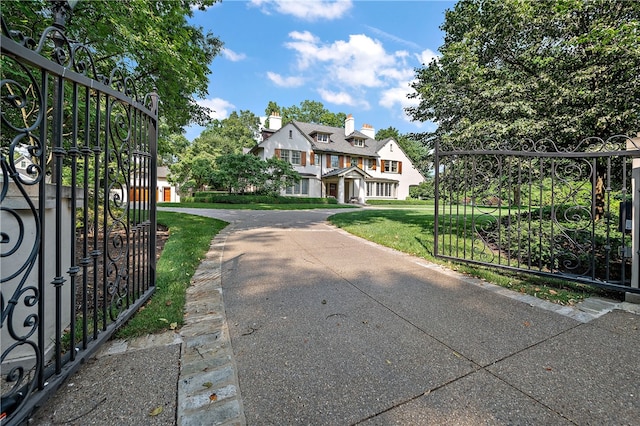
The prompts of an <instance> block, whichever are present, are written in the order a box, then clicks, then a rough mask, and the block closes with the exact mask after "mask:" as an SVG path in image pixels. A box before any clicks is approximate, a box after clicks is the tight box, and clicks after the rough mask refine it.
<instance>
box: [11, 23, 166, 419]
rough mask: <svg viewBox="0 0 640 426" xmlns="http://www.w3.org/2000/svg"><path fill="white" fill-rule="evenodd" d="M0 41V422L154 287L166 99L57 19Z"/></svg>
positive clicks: (40, 392) (58, 377) (42, 394)
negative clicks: (103, 64)
mask: <svg viewBox="0 0 640 426" xmlns="http://www.w3.org/2000/svg"><path fill="white" fill-rule="evenodd" d="M0 45H1V49H2V56H1V59H0V60H1V63H0V65H1V69H2V71H1V72H2V76H1V78H2V81H1V82H0V90H1V102H2V134H1V136H0V140H1V142H2V145H1V154H2V155H1V159H0V161H1V163H0V164H1V166H2V173H1V175H0V185H1V186H0V202H1V204H0V214H1V217H0V226H1V228H0V251H1V262H2V263H1V265H0V273H1V281H0V282H1V285H2V288H1V308H2V323H1V329H2V330H1V331H2V389H1V390H2V415H1V416H2V418H1V419H0V421H2V422H3V424H5V423H8V424H18V423H21V422H23V421H24V420H25V419H27V418H28V416H29V415H30V413H31V412H32V411H33V409H34V408H36V407H38V406H39V405H41V404H42V403H43V402H44V401H45V400H46V399H47V398H48V396H50V394H51V393H52V392H54V391H55V390H56V389H57V388H58V387H59V386H60V385H61V384H62V383H63V382H64V380H65V379H66V378H67V377H68V376H69V375H70V374H72V373H73V372H74V371H75V370H77V368H78V367H79V366H80V364H81V363H82V362H83V361H84V360H85V359H86V358H87V357H89V356H90V355H91V354H92V353H94V352H95V351H96V350H97V348H98V347H99V345H100V344H101V343H103V342H104V341H106V340H107V339H108V338H109V337H110V336H111V335H112V334H113V332H114V331H115V330H116V329H117V328H118V327H119V326H120V325H122V324H123V323H124V322H125V321H126V320H127V319H128V318H129V317H130V316H131V315H132V314H133V313H134V312H135V311H136V310H137V309H138V308H139V307H140V306H141V305H142V304H143V303H144V302H145V301H146V300H147V299H148V298H149V297H150V296H151V294H152V292H153V290H154V288H155V287H154V286H155V245H156V244H155V235H156V234H155V230H156V217H155V207H156V206H155V202H156V143H157V124H158V115H157V114H158V110H157V107H158V99H157V96H156V95H155V94H150V95H147V96H145V97H144V99H141V98H139V97H138V96H137V94H136V91H135V87H134V85H133V84H132V81H131V80H130V79H129V78H127V77H126V76H124V75H123V73H121V72H120V71H117V70H116V71H114V72H112V73H111V75H109V76H107V77H103V76H100V75H97V73H96V69H95V66H94V63H93V59H92V56H91V50H90V48H89V47H87V46H83V45H78V44H75V43H72V42H70V41H69V40H68V39H67V38H66V36H65V34H64V31H62V29H61V27H60V26H52V27H49V28H47V29H46V30H45V32H44V34H43V35H42V37H41V38H40V40H39V41H35V40H33V39H30V38H28V37H25V36H23V35H22V34H20V33H19V32H15V31H10V29H9V27H8V24H7V23H6V22H5V21H4V20H2V35H1V39H0ZM48 58H52V60H50V59H48Z"/></svg>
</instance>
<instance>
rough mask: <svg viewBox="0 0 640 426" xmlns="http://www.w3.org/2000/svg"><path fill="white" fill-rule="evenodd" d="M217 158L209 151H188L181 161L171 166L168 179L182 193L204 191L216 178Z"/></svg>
mask: <svg viewBox="0 0 640 426" xmlns="http://www.w3.org/2000/svg"><path fill="white" fill-rule="evenodd" d="M214 164H215V158H214V157H213V156H212V155H211V154H209V153H208V152H197V153H196V152H193V151H188V152H187V154H185V155H184V156H183V158H182V159H181V160H180V162H178V163H175V164H171V165H170V166H169V171H170V174H169V176H168V180H169V181H170V182H171V183H172V184H174V185H176V186H177V187H178V190H179V191H180V192H182V193H189V192H191V191H202V190H204V189H205V188H206V187H207V186H211V185H213V183H214V180H215V172H216V170H215V168H214Z"/></svg>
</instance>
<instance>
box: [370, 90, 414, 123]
mask: <svg viewBox="0 0 640 426" xmlns="http://www.w3.org/2000/svg"><path fill="white" fill-rule="evenodd" d="M410 83H411V82H410V81H403V82H399V84H398V85H397V86H396V87H392V88H389V89H387V90H384V91H382V93H381V96H380V101H379V102H378V104H379V105H381V106H383V107H385V108H387V109H389V110H391V111H397V114H394V115H396V116H397V117H398V118H402V119H403V120H405V121H407V122H412V120H411V117H409V115H408V114H407V113H406V111H405V109H406V108H407V107H412V106H417V105H418V104H419V103H420V100H419V99H417V98H412V99H409V98H407V95H409V94H410V93H415V92H416V91H415V90H414V89H413V88H412V87H410V86H409V84H410Z"/></svg>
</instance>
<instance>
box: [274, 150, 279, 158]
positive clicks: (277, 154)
mask: <svg viewBox="0 0 640 426" xmlns="http://www.w3.org/2000/svg"><path fill="white" fill-rule="evenodd" d="M275 152H276V153H275V154H274V157H276V158H280V150H279V149H278V148H276V150H275Z"/></svg>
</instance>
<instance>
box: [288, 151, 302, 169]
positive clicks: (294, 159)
mask: <svg viewBox="0 0 640 426" xmlns="http://www.w3.org/2000/svg"><path fill="white" fill-rule="evenodd" d="M290 155H291V161H290V162H291V164H293V165H294V166H299V165H300V164H302V160H301V158H302V155H301V154H300V151H290Z"/></svg>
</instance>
